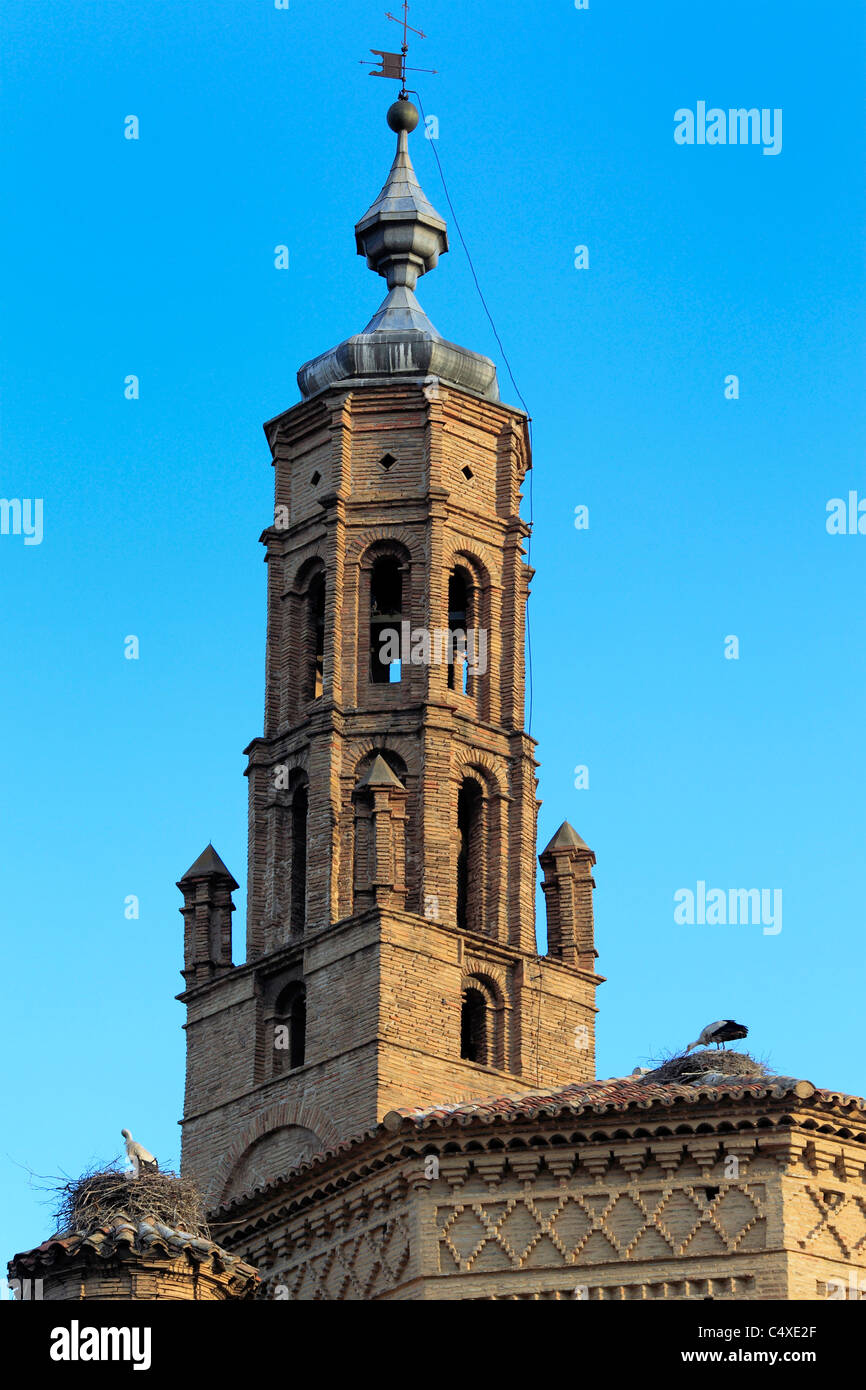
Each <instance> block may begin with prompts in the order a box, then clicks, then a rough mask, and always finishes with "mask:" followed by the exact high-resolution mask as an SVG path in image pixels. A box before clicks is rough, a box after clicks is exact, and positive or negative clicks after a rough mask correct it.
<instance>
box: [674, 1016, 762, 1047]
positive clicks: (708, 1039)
mask: <svg viewBox="0 0 866 1390" xmlns="http://www.w3.org/2000/svg"><path fill="white" fill-rule="evenodd" d="M748 1032H749V1030H748V1028H747V1027H746V1026H745V1024H743V1023H735V1022H734V1020H733V1019H732V1018H720V1019H719V1020H718V1022H716V1023H708V1024H707V1026H706V1028H704V1029H702V1030H701V1035H700V1037H699V1038H698V1040H697V1042H692V1043H689V1045H688V1047H687V1048H686V1052H691V1050H692V1048H693V1047H709V1046H710V1043H715V1044H716V1047H717V1048H718V1047H723V1046H724V1044H725V1043H727V1042H735V1041H736V1039H737V1038H745V1037H747V1036H748Z"/></svg>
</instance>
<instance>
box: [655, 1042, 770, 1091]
mask: <svg viewBox="0 0 866 1390" xmlns="http://www.w3.org/2000/svg"><path fill="white" fill-rule="evenodd" d="M713 1071H715V1072H723V1073H724V1074H725V1076H769V1075H770V1070H769V1068H768V1067H767V1066H766V1065H765V1064H764V1063H763V1062H759V1061H757V1059H756V1058H754V1057H750V1056H749V1054H748V1052H728V1051H726V1050H724V1049H719V1050H716V1049H715V1048H707V1049H706V1050H705V1051H703V1052H692V1053H689V1054H686V1053H681V1054H680V1055H679V1056H677V1057H668V1058H666V1060H665V1061H663V1062H661V1063H660V1065H659V1066H657V1067H656V1068H655V1069H654V1070H653V1071H650V1072H647V1074H646V1076H642V1077H641V1081H647V1082H665V1081H667V1082H681V1083H684V1084H686V1085H687V1084H688V1083H689V1082H690V1081H697V1080H698V1078H699V1077H701V1076H703V1075H704V1074H705V1073H706V1072H713Z"/></svg>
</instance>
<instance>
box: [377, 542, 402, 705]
mask: <svg viewBox="0 0 866 1390" xmlns="http://www.w3.org/2000/svg"><path fill="white" fill-rule="evenodd" d="M402 621H403V575H402V572H401V569H400V561H399V560H398V559H397V557H396V556H395V555H380V556H379V559H378V560H376V562H375V564H374V565H373V569H372V573H371V575H370V680H371V681H372V683H373V684H374V685H389V684H391V685H395V684H396V683H397V682H398V681H399V680H400V678H401V666H400V659H399V655H398V653H399V650H400V646H399V644H400V636H401V628H400V624H401V623H402Z"/></svg>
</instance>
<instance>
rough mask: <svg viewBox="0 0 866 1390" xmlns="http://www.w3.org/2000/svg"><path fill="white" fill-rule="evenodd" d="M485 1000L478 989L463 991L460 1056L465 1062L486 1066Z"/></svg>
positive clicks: (486, 1026) (486, 1024) (486, 1030)
mask: <svg viewBox="0 0 866 1390" xmlns="http://www.w3.org/2000/svg"><path fill="white" fill-rule="evenodd" d="M487 1035H488V1021H487V1000H486V999H485V997H484V995H483V993H482V992H481V990H480V989H476V988H474V987H473V986H471V985H470V986H469V988H468V989H465V990H464V991H463V1003H462V1006H461V1009H460V1056H461V1058H462V1059H463V1060H464V1061H465V1062H476V1063H477V1064H478V1065H479V1066H482V1067H483V1066H487V1065H488V1055H487V1054H488V1036H487Z"/></svg>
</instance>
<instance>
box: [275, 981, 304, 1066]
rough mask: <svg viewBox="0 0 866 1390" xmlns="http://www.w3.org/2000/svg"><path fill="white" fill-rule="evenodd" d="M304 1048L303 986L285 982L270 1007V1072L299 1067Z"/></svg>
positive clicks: (297, 983) (302, 1063)
mask: <svg viewBox="0 0 866 1390" xmlns="http://www.w3.org/2000/svg"><path fill="white" fill-rule="evenodd" d="M306 1050H307V990H306V987H305V986H304V985H303V984H301V983H300V982H295V983H294V984H291V985H288V986H287V988H286V989H284V990H283V992H282V994H281V995H280V996H279V998H278V999H277V1003H276V1007H275V1009H274V1072H275V1073H279V1072H282V1071H294V1070H295V1068H296V1067H302V1066H303V1065H304V1060H305V1056H306Z"/></svg>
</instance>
